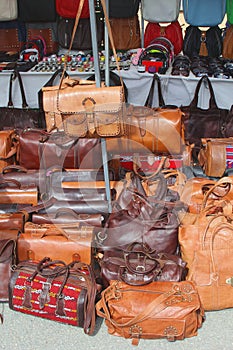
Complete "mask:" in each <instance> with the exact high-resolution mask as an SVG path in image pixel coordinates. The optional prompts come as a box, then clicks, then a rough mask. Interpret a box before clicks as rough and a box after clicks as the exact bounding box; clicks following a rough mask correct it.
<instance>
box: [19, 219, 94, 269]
mask: <svg viewBox="0 0 233 350" xmlns="http://www.w3.org/2000/svg"><path fill="white" fill-rule="evenodd" d="M92 241H93V227H92V226H82V227H79V223H73V224H72V223H67V224H34V223H32V222H27V223H26V224H25V226H24V232H23V233H21V235H20V237H19V239H18V243H17V258H18V261H20V262H21V261H23V260H36V261H39V260H41V259H43V258H44V257H45V256H49V257H50V258H51V259H53V260H59V259H60V260H63V261H64V262H65V263H67V264H69V263H70V262H71V261H82V262H83V263H86V264H90V263H91V261H92V256H91V255H92V248H91V246H92Z"/></svg>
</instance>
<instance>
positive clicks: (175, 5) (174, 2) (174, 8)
mask: <svg viewBox="0 0 233 350" xmlns="http://www.w3.org/2000/svg"><path fill="white" fill-rule="evenodd" d="M180 3H181V0H168V1H163V0H159V1H158V0H157V1H153V0H142V16H143V19H144V20H145V21H148V22H174V21H176V20H177V18H178V16H179V13H180Z"/></svg>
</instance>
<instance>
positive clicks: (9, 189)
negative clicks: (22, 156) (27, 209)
mask: <svg viewBox="0 0 233 350" xmlns="http://www.w3.org/2000/svg"><path fill="white" fill-rule="evenodd" d="M0 203H1V204H31V205H37V203H38V190H37V187H36V186H33V185H32V186H30V185H28V186H21V184H20V183H19V182H18V181H16V180H1V181H0Z"/></svg>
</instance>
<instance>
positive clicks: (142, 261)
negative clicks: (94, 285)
mask: <svg viewBox="0 0 233 350" xmlns="http://www.w3.org/2000/svg"><path fill="white" fill-rule="evenodd" d="M99 263H100V268H101V278H102V281H103V285H104V287H107V286H108V285H109V282H110V281H111V280H119V281H124V282H125V283H127V284H130V285H133V286H142V285H146V284H148V283H151V282H153V281H177V282H178V281H182V280H184V279H185V276H186V273H187V271H186V263H185V262H184V261H183V260H182V259H181V258H180V257H179V256H177V255H172V254H167V253H158V252H157V251H156V250H154V251H151V250H149V249H148V248H147V247H146V246H145V245H144V244H142V243H139V244H138V243H137V242H134V243H133V244H131V245H130V246H129V247H128V248H127V249H125V250H121V249H117V248H116V249H111V250H107V251H105V252H104V254H103V258H102V259H100V260H99Z"/></svg>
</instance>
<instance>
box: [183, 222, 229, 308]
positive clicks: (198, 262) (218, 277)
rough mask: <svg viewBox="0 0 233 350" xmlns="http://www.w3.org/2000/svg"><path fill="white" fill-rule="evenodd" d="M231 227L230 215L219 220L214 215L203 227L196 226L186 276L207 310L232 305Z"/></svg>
mask: <svg viewBox="0 0 233 350" xmlns="http://www.w3.org/2000/svg"><path fill="white" fill-rule="evenodd" d="M232 228H233V227H232V223H231V222H230V221H229V218H227V217H226V218H225V222H220V221H219V218H218V216H217V215H216V217H214V218H213V219H212V220H211V223H209V224H208V226H207V227H206V229H205V230H203V231H202V230H200V229H199V230H198V237H196V238H197V242H198V243H197V244H195V246H194V247H193V250H194V258H193V260H192V261H191V262H190V265H189V271H188V276H187V280H189V281H193V282H194V283H195V285H196V288H197V290H198V293H199V296H200V299H201V302H202V305H203V307H204V309H205V310H206V311H209V310H221V309H226V308H230V307H232V305H233V293H232ZM190 238H191V236H190ZM193 238H194V237H192V239H193Z"/></svg>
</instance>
